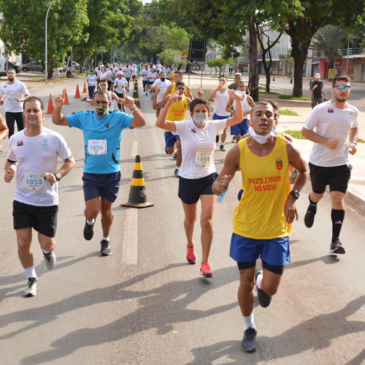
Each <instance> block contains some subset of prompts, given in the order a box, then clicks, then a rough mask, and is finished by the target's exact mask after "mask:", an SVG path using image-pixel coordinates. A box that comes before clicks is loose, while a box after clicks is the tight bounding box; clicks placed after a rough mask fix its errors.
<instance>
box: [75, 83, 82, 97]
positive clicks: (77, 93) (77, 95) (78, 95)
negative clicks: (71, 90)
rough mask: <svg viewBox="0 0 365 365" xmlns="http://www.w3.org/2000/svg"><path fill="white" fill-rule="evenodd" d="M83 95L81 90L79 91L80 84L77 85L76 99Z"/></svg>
mask: <svg viewBox="0 0 365 365" xmlns="http://www.w3.org/2000/svg"><path fill="white" fill-rule="evenodd" d="M80 98H81V95H80V89H79V84H77V85H76V93H75V99H80Z"/></svg>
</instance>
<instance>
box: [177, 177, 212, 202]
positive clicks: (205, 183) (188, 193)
mask: <svg viewBox="0 0 365 365" xmlns="http://www.w3.org/2000/svg"><path fill="white" fill-rule="evenodd" d="M217 177H218V174H217V173H216V172H214V173H213V174H211V175H209V176H206V177H202V178H201V179H184V178H183V177H181V176H180V178H179V194H178V195H179V198H180V199H181V200H182V201H183V203H185V204H195V203H196V202H197V201H198V200H199V198H200V196H201V195H214V193H213V190H212V185H213V183H214V181H215V180H217Z"/></svg>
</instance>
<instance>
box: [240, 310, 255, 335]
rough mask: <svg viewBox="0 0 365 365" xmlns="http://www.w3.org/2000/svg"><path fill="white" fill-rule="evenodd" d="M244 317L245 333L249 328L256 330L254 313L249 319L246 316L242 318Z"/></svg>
mask: <svg viewBox="0 0 365 365" xmlns="http://www.w3.org/2000/svg"><path fill="white" fill-rule="evenodd" d="M242 317H243V320H244V322H245V331H246V330H247V329H248V328H253V329H256V326H255V320H254V318H253V312H252V313H251V314H250V315H249V316H248V317H246V316H242Z"/></svg>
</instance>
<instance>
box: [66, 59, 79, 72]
mask: <svg viewBox="0 0 365 365" xmlns="http://www.w3.org/2000/svg"><path fill="white" fill-rule="evenodd" d="M66 68H67V62H65V63H64V64H63V69H62V71H66ZM68 68H70V65H69V66H68ZM72 68H73V70H77V71H78V70H80V64H79V63H77V62H74V61H72Z"/></svg>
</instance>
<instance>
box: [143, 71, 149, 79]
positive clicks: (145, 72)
mask: <svg viewBox="0 0 365 365" xmlns="http://www.w3.org/2000/svg"><path fill="white" fill-rule="evenodd" d="M148 74H149V71H147V70H142V73H141V75H142V80H143V81H148V79H147V76H148Z"/></svg>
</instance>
